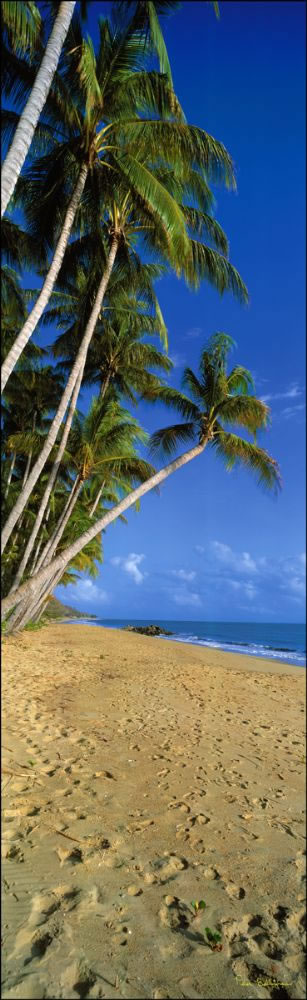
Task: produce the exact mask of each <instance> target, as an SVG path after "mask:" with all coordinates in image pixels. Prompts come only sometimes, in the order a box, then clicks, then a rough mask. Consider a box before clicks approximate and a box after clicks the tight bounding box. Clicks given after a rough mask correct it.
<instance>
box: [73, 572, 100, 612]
mask: <svg viewBox="0 0 307 1000" xmlns="http://www.w3.org/2000/svg"><path fill="white" fill-rule="evenodd" d="M67 593H68V594H69V600H71V601H73V603H75V602H77V603H78V602H79V601H82V602H85V603H86V604H96V605H97V604H107V603H108V601H109V600H110V597H109V594H107V592H106V590H102V589H101V588H100V587H98V586H97V584H96V583H93V581H92V580H89V579H88V577H85V578H84V579H83V580H78V583H76V585H72V584H69V587H67V588H66V594H67ZM81 610H82V609H81Z"/></svg>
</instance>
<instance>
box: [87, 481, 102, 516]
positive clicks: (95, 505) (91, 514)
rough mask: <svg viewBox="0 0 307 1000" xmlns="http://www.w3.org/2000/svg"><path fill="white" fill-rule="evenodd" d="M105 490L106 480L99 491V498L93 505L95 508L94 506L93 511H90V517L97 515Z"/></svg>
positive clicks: (97, 497)
mask: <svg viewBox="0 0 307 1000" xmlns="http://www.w3.org/2000/svg"><path fill="white" fill-rule="evenodd" d="M104 488H105V479H104V481H103V483H102V484H101V487H100V490H98V493H97V496H96V500H95V502H94V503H93V506H92V508H91V511H90V517H93V516H94V514H95V510H96V507H98V504H99V500H100V499H101V497H102V494H103V491H104Z"/></svg>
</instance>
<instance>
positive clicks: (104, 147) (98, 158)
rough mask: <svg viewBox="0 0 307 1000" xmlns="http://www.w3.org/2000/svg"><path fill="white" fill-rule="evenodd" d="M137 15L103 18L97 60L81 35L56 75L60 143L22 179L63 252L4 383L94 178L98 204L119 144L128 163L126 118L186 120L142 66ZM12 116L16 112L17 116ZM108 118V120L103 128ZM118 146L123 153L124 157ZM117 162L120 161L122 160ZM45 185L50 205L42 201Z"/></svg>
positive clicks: (165, 86)
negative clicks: (65, 68) (100, 182)
mask: <svg viewBox="0 0 307 1000" xmlns="http://www.w3.org/2000/svg"><path fill="white" fill-rule="evenodd" d="M134 20H135V19H133V23H132V26H131V24H130V23H128V24H126V25H124V27H123V28H122V29H121V30H120V29H119V28H118V25H116V23H115V25H114V28H113V32H112V30H111V27H110V25H109V23H108V22H107V21H106V20H105V21H101V23H100V47H99V51H98V55H97V60H96V59H95V55H94V50H93V46H92V43H91V42H90V41H88V42H85V41H82V37H81V36H78V41H79V45H77V46H76V47H75V48H76V52H75V53H73V54H70V57H68V59H67V61H68V64H69V63H71V66H70V72H69V74H68V79H67V84H66V83H65V79H63V75H62V77H61V78H60V79H58V78H57V79H56V85H57V86H59V87H60V94H59V95H58V94H57V92H55V95H52V102H51V108H50V111H49V108H48V106H47V108H46V113H47V112H48V113H49V117H50V121H51V122H52V121H53V120H54V118H53V103H54V101H56V112H57V113H56V120H55V138H57V140H58V141H57V142H56V144H55V148H54V149H53V150H51V152H49V153H48V154H47V155H46V156H45V157H44V158H43V159H42V160H40V161H38V162H35V164H34V167H33V168H32V170H30V171H28V174H27V176H26V177H25V178H24V179H21V183H20V185H19V190H20V191H21V195H23V196H24V197H25V198H26V199H27V204H28V206H29V212H30V215H29V218H30V220H31V218H33V213H34V215H35V213H36V215H37V214H38V215H39V216H40V227H41V226H42V219H43V222H44V225H45V227H46V224H47V223H48V222H50V221H51V220H50V215H51V217H52V227H51V231H50V232H49V241H50V237H52V234H53V233H54V236H55V232H56V229H55V224H57V228H58V230H59V234H60V235H59V236H58V238H56V236H55V243H56V247H55V252H54V255H53V259H52V262H51V265H50V267H49V270H48V273H47V275H46V278H45V281H44V284H43V287H42V290H41V292H40V294H39V296H38V298H37V301H36V303H35V305H34V306H33V309H32V311H31V314H30V316H28V318H27V320H26V323H25V324H24V326H23V328H22V330H21V331H20V333H19V335H18V337H17V338H16V341H15V344H14V347H12V348H11V351H10V354H9V356H8V358H7V359H6V363H5V365H4V366H3V371H2V386H4V385H5V384H6V381H7V379H8V377H9V374H10V372H11V371H12V368H13V367H14V365H15V364H16V361H17V359H18V357H19V356H20V354H21V352H22V350H23V349H24V346H25V344H26V343H27V341H28V340H29V338H30V337H31V336H32V333H33V332H34V330H35V327H36V325H37V322H38V320H39V318H40V316H41V315H42V312H43V310H44V308H45V306H46V305H47V303H48V300H49V297H50V294H51V292H52V289H53V287H54V283H55V281H56V278H57V275H58V273H59V270H60V267H61V263H62V260H63V257H64V253H65V249H66V246H67V244H68V240H69V237H70V233H71V230H72V226H73V222H74V218H75V215H76V212H77V209H78V206H79V203H80V200H81V196H82V192H83V190H84V187H85V184H86V181H87V196H86V197H87V200H88V196H89V194H90V191H91V190H92V196H93V198H94V204H95V206H96V191H95V178H96V173H97V171H98V173H101V169H102V167H103V166H104V164H105V165H106V167H109V168H110V166H111V165H110V163H109V150H110V149H111V148H112V151H113V160H114V156H115V159H116V169H117V172H118V171H121V155H122V147H123V127H124V122H125V118H126V119H127V120H128V121H129V123H130V125H131V123H133V122H135V121H137V120H138V117H139V116H140V114H144V113H145V114H147V116H148V114H149V112H152V111H153V110H154V111H155V113H158V114H159V115H161V117H162V118H164V117H170V116H171V117H173V116H174V115H175V116H176V117H177V120H179V121H182V120H183V113H182V111H181V108H180V105H179V102H178V101H177V99H176V97H175V95H174V94H173V91H172V90H171V88H170V85H169V83H168V81H167V79H166V77H164V76H162V75H160V74H158V73H154V72H151V73H145V72H138V71H137V70H138V69H139V66H140V62H141V60H143V61H144V55H146V45H145V42H146V39H145V40H144V37H143V36H142V34H141V33H140V32H139V31H137V32H136V31H135V29H134V28H133V25H134ZM144 50H145V51H144ZM10 118H11V113H10V116H9V124H10ZM101 119H103V121H104V125H103V128H101ZM99 123H100V126H99ZM45 127H46V126H45ZM63 130H64V133H65V131H66V138H65V139H64V142H63V139H62V138H61V134H62V133H63ZM149 141H150V139H149ZM116 150H117V151H118V153H119V154H120V155H119V156H117V157H116V155H115V154H116ZM112 169H113V170H114V169H115V166H114V163H113V166H112ZM46 171H47V175H46ZM32 178H33V180H32ZM67 179H68V182H69V183H68V189H69V190H70V197H69V198H68V205H67V208H66V213H65V216H64V218H63V211H62V205H63V204H64V205H65V203H66V204H67ZM49 180H50V187H51V192H52V200H51V202H50V197H49V203H48V181H49ZM35 181H39V183H35ZM64 181H65V186H64V190H63V185H64ZM29 182H30V183H29ZM135 183H136V181H134V184H135ZM39 190H41V197H42V198H43V205H41V203H40V196H39ZM49 190H50V189H49ZM61 194H62V197H61ZM63 194H64V197H63ZM36 202H37V204H35V203H36ZM51 208H52V211H50V210H51Z"/></svg>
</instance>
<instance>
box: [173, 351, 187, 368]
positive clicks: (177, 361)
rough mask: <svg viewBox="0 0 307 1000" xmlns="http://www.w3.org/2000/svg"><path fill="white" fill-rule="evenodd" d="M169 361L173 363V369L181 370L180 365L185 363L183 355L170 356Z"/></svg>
mask: <svg viewBox="0 0 307 1000" xmlns="http://www.w3.org/2000/svg"><path fill="white" fill-rule="evenodd" d="M170 359H171V361H172V363H173V366H174V368H181V367H182V365H185V363H186V358H185V357H184V356H183V354H171V356H170Z"/></svg>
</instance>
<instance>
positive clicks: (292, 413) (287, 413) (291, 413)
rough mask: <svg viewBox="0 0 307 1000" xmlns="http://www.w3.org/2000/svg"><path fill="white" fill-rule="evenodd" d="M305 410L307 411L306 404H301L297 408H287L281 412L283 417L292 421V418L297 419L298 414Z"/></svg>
mask: <svg viewBox="0 0 307 1000" xmlns="http://www.w3.org/2000/svg"><path fill="white" fill-rule="evenodd" d="M303 410H305V403H299V404H298V405H297V406H286V407H285V409H284V410H282V411H281V416H282V417H285V418H286V420H290V419H291V417H296V414H297V413H302V411H303Z"/></svg>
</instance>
